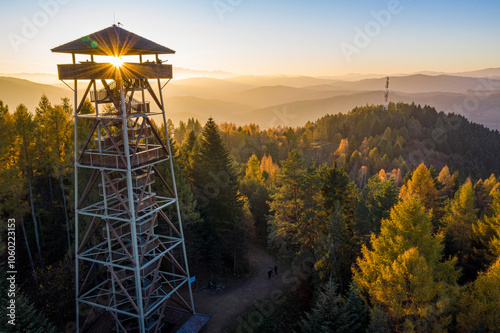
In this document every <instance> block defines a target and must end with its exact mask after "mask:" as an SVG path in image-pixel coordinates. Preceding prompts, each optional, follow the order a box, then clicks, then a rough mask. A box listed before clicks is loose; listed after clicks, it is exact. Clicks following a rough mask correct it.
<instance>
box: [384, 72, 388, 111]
mask: <svg viewBox="0 0 500 333" xmlns="http://www.w3.org/2000/svg"><path fill="white" fill-rule="evenodd" d="M384 110H385V111H387V110H389V77H388V76H387V77H386V78H385V103H384Z"/></svg>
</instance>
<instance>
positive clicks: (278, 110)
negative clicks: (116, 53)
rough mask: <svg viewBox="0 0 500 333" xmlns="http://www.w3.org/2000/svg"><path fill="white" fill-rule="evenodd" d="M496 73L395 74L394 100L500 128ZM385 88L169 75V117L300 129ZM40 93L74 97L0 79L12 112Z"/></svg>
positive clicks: (375, 82)
mask: <svg viewBox="0 0 500 333" xmlns="http://www.w3.org/2000/svg"><path fill="white" fill-rule="evenodd" d="M497 72H498V73H500V69H495V68H493V69H484V70H479V71H474V72H467V73H468V74H467V75H481V74H484V75H486V74H488V75H489V77H488V78H484V77H481V76H479V77H469V76H456V75H442V74H439V75H426V74H414V75H409V76H400V77H398V76H396V77H391V80H390V93H389V100H390V101H392V102H405V103H412V102H415V103H416V104H421V105H430V106H433V107H435V108H436V109H437V110H438V111H445V112H455V113H458V114H461V115H464V116H465V117H467V118H468V119H469V120H471V121H474V122H477V123H479V124H482V125H485V126H487V127H489V128H491V129H500V78H498V79H495V78H493V74H495V73H497ZM226 74H229V73H226ZM26 75H28V76H29V75H35V76H37V75H38V76H40V75H44V74H26ZM384 90H385V78H368V79H362V80H357V81H346V80H344V81H342V80H338V79H328V78H324V77H310V76H249V75H245V76H231V77H227V78H214V77H189V78H185V79H177V80H172V81H171V82H170V83H169V84H168V86H167V87H166V88H165V90H164V92H165V95H164V96H165V100H166V102H167V104H166V106H167V108H166V109H167V113H168V117H169V118H171V119H172V120H173V121H174V122H175V123H176V122H178V121H180V120H186V118H187V117H195V118H198V119H200V120H201V121H203V120H205V119H207V118H208V117H210V116H212V117H214V118H215V119H216V120H217V121H219V122H220V121H227V122H233V123H237V124H241V125H242V124H245V123H250V122H251V123H256V124H258V125H260V126H261V127H262V128H267V127H272V126H278V125H281V126H302V125H304V124H305V123H306V122H307V121H315V120H316V119H318V118H320V117H322V116H324V115H326V114H336V113H339V112H340V113H346V112H348V111H350V110H352V109H353V108H354V107H356V106H364V105H372V104H374V105H380V104H383V102H384V92H385V91H384ZM42 94H46V95H47V97H49V100H51V101H52V103H59V101H60V98H61V97H70V98H72V95H73V93H72V91H71V90H70V89H68V88H67V87H65V86H64V85H62V84H61V85H58V86H54V85H46V84H40V83H35V82H31V81H28V80H25V79H19V78H12V77H0V100H2V101H3V102H4V103H5V104H7V105H9V107H10V109H11V110H13V109H14V108H15V107H16V106H17V105H18V104H20V103H23V104H25V105H26V106H27V107H28V109H29V110H30V111H34V109H35V107H36V106H37V104H38V101H39V99H40V97H41V96H42ZM478 96H479V97H478ZM471 103H472V104H471ZM471 105H472V107H471ZM154 107H155V106H154V105H153V108H154Z"/></svg>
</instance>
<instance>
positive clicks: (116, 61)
mask: <svg viewBox="0 0 500 333" xmlns="http://www.w3.org/2000/svg"><path fill="white" fill-rule="evenodd" d="M110 63H111V64H112V65H113V66H115V67H120V66H121V65H123V59H122V58H119V57H113V58H111V61H110Z"/></svg>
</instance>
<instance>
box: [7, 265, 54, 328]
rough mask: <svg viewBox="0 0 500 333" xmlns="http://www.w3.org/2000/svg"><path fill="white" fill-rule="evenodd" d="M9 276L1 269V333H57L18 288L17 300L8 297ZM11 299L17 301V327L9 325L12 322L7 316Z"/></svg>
mask: <svg viewBox="0 0 500 333" xmlns="http://www.w3.org/2000/svg"><path fill="white" fill-rule="evenodd" d="M7 277H8V276H7V274H6V273H5V271H4V270H3V268H0V294H1V295H2V297H0V308H1V309H2V311H1V315H0V331H1V332H20V333H26V332H30V333H55V332H57V331H56V329H55V327H54V325H52V324H51V323H50V322H49V321H48V320H47V318H45V317H44V315H43V314H42V313H41V312H39V311H38V310H36V309H35V308H34V307H33V306H32V305H31V304H30V302H29V300H28V298H27V297H26V296H25V295H24V293H23V292H22V291H21V290H20V289H19V287H18V286H16V295H15V298H9V297H7V292H8V290H9V287H10V283H9V281H8V280H7ZM10 299H15V307H16V311H15V315H16V316H15V326H13V325H11V324H9V323H8V321H9V320H11V318H10V317H8V316H7V311H8V310H7V307H8V306H9V305H10V303H9V301H10Z"/></svg>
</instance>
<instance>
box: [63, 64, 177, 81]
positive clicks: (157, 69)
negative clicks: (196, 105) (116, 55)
mask: <svg viewBox="0 0 500 333" xmlns="http://www.w3.org/2000/svg"><path fill="white" fill-rule="evenodd" d="M57 71H58V72H59V80H100V79H103V80H117V79H120V78H121V79H171V78H172V65H164V64H158V63H155V62H143V63H124V64H123V65H122V66H120V67H115V66H114V65H112V64H108V63H97V62H83V63H80V64H62V65H57Z"/></svg>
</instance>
